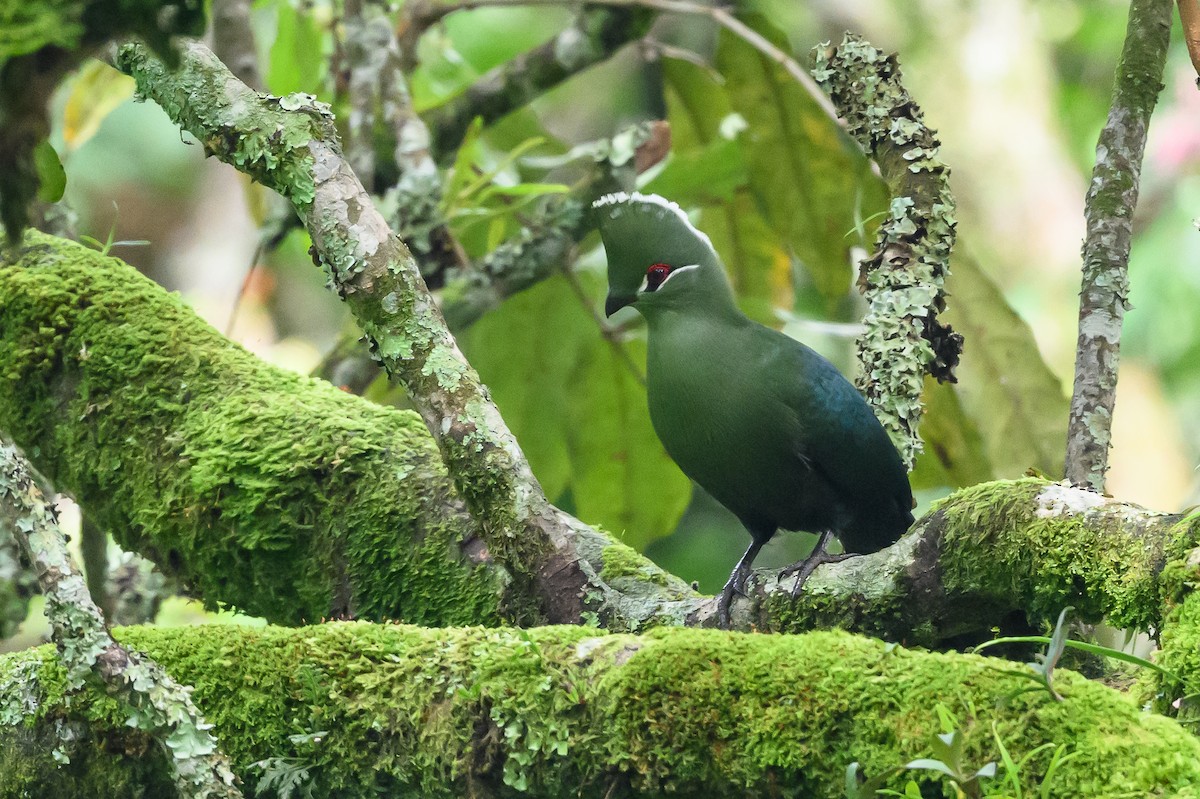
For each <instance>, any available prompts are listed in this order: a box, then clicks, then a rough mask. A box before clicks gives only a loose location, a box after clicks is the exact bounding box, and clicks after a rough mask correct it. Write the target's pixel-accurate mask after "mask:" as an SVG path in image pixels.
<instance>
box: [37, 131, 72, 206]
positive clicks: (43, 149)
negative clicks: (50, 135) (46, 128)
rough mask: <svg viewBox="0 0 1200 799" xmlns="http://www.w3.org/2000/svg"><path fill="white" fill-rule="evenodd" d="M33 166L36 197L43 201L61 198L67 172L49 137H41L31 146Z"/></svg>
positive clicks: (49, 201) (56, 200)
mask: <svg viewBox="0 0 1200 799" xmlns="http://www.w3.org/2000/svg"><path fill="white" fill-rule="evenodd" d="M33 166H34V168H35V169H36V170H37V176H38V199H39V200H41V201H42V202H44V203H56V202H58V201H59V200H61V199H62V196H63V190H64V189H66V187H67V173H66V171H65V170H63V165H62V162H61V161H59V160H58V153H56V152H55V151H54V145H52V144H51V143H50V140H49V139H42V141H41V142H39V143H38V146H37V147H34V148H33Z"/></svg>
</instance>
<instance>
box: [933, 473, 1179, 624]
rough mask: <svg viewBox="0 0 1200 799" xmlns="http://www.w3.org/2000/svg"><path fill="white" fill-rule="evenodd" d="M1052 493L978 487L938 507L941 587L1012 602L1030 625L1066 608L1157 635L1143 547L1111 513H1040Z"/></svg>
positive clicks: (1034, 483)
mask: <svg viewBox="0 0 1200 799" xmlns="http://www.w3.org/2000/svg"><path fill="white" fill-rule="evenodd" d="M1053 486H1054V484H1052V483H1049V482H1047V481H1045V480H1042V479H1039V478H1026V479H1022V480H1016V481H998V482H993V483H984V484H981V485H978V486H973V487H971V488H967V489H963V490H961V491H959V492H956V493H955V494H954V495H953V497H952V498H951V500H949V501H948V502H946V503H944V504H943V505H941V506H940V508H939V509H938V510H937V511H935V512H937V513H941V514H943V516H944V521H945V529H944V534H943V535H944V541H943V545H942V553H943V554H942V557H941V560H940V562H939V565H940V567H941V570H942V582H943V585H945V587H946V589H947V590H948V591H961V592H963V593H964V594H966V595H973V596H978V597H981V598H984V599H986V598H987V597H996V598H997V600H998V601H1003V603H1004V605H1005V606H1007V605H1011V604H1012V603H1013V601H1014V600H1013V598H1014V597H1018V599H1017V600H1016V604H1017V606H1019V607H1021V608H1023V609H1024V610H1025V611H1026V612H1027V614H1028V615H1029V617H1030V618H1031V619H1033V620H1036V619H1041V620H1044V621H1052V620H1053V619H1055V618H1056V617H1057V615H1058V613H1059V612H1060V611H1061V610H1062V609H1063V608H1064V607H1066V606H1067V605H1071V606H1073V607H1075V609H1076V610H1077V612H1078V613H1079V614H1080V615H1081V616H1082V617H1083V618H1085V619H1088V620H1092V621H1097V620H1099V619H1100V618H1101V617H1103V616H1107V617H1108V618H1109V619H1110V620H1111V621H1112V622H1113V623H1114V624H1117V625H1118V626H1124V627H1134V628H1138V629H1149V628H1151V627H1157V626H1158V622H1159V620H1160V607H1159V591H1158V582H1157V569H1158V568H1159V564H1158V562H1157V558H1155V557H1154V556H1153V553H1151V552H1149V550H1148V549H1147V540H1146V539H1143V538H1142V537H1139V536H1136V535H1131V534H1129V533H1128V532H1127V531H1125V530H1123V529H1122V525H1121V521H1120V519H1119V516H1118V515H1117V514H1108V515H1103V514H1083V515H1081V514H1070V515H1066V514H1061V513H1045V514H1041V515H1039V513H1038V507H1039V503H1038V497H1039V496H1042V495H1043V492H1045V491H1047V490H1048V489H1052V488H1053Z"/></svg>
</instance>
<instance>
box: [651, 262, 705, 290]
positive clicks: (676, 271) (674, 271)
mask: <svg viewBox="0 0 1200 799" xmlns="http://www.w3.org/2000/svg"><path fill="white" fill-rule="evenodd" d="M699 268H700V264H688V265H687V266H681V267H679V268H677V269H672V270H671V271H670V272H669V273H668V274H667V277H666V279H665V280H663V282H661V283H659V284H658V289H656V290H657V291H661V290H662V287H663V286H665V285H667V284H668V283H670V282H671V278H673V277H675V276H676V275H678V274H679V273H680V272H687V271H689V270H692V269H699Z"/></svg>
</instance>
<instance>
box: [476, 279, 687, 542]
mask: <svg viewBox="0 0 1200 799" xmlns="http://www.w3.org/2000/svg"><path fill="white" fill-rule="evenodd" d="M580 279H581V280H582V281H583V282H584V283H585V284H586V286H587V290H588V293H589V297H588V302H589V303H592V304H593V305H598V304H599V296H600V294H601V293H602V291H603V287H602V285H601V281H600V280H599V279H598V278H596V277H594V276H589V275H587V274H583V275H580ZM460 343H461V344H462V347H463V350H464V352H465V353H466V355H467V357H468V359H469V360H470V361H471V363H472V364H473V365H474V366H475V368H476V369H478V370H479V373H480V376H481V377H482V378H483V380H484V382H485V383H486V384H487V385H488V388H489V389H490V390H491V393H492V396H493V397H494V398H495V400H496V404H497V405H498V406H499V407H500V411H501V413H502V414H503V415H504V419H505V421H506V422H507V423H508V425H509V426H510V427H511V428H512V430H513V432H514V434H515V435H516V436H517V440H518V441H519V442H520V444H521V446H522V448H523V449H524V450H525V454H526V456H527V457H528V458H529V462H530V465H531V466H532V467H533V471H534V474H535V475H536V476H537V478H538V480H539V481H541V483H542V487H543V489H545V491H546V494H547V496H549V497H550V498H551V499H552V500H555V501H560V502H561V501H563V500H564V498H566V497H569V498H570V501H571V502H572V503H573V509H574V510H575V512H576V513H577V514H578V515H579V516H580V518H582V519H583V520H584V521H587V522H590V523H593V524H599V525H602V526H604V527H605V528H606V529H608V530H611V531H612V532H614V533H618V534H620V533H624V538H625V540H626V541H627V542H628V543H630V544H631V545H632V546H635V547H639V548H641V547H644V546H645V545H646V544H647V543H649V542H650V541H652V540H653V539H655V538H658V537H661V536H664V535H667V534H668V533H670V532H671V530H672V529H673V528H674V526H675V523H676V522H677V521H678V520H679V517H680V516H681V515H682V514H683V511H684V508H685V507H686V505H687V502H688V499H689V497H690V495H691V484H690V482H689V481H688V480H687V478H686V477H684V476H683V474H682V473H681V472H680V471H679V469H678V467H676V466H675V465H674V464H673V463H672V462H671V460H670V459H669V458H668V457H667V455H666V453H665V452H664V451H663V449H662V445H661V444H660V443H659V441H658V438H657V437H656V436H655V434H654V431H653V429H652V428H651V426H650V418H649V412H648V410H647V407H646V394H645V390H644V389H643V388H642V385H641V383H640V382H639V381H638V379H637V377H635V376H634V374H633V373H632V372H631V370H630V368H629V366H628V364H627V362H626V359H624V358H621V357H619V356H618V354H617V352H616V351H615V350H614V349H613V345H612V344H610V343H609V342H608V341H606V340H605V339H604V338H603V337H602V336H601V334H600V330H599V329H598V327H597V325H596V323H595V320H594V318H593V317H592V315H591V312H590V311H589V310H588V309H587V308H585V307H584V305H583V304H582V303H581V302H580V300H579V298H578V297H577V296H576V294H575V292H574V291H573V289H572V288H571V286H570V285H569V284H568V283H567V281H566V279H565V278H562V277H557V276H556V277H552V278H550V279H548V280H545V281H543V282H541V283H539V284H538V285H536V286H534V287H533V288H531V289H529V290H527V291H524V292H522V293H520V294H518V295H516V296H515V297H512V298H510V299H509V300H507V301H506V302H505V303H504V305H502V306H501V307H500V308H499V309H497V310H495V311H493V312H492V313H489V314H487V315H486V316H484V317H483V318H482V319H481V320H480V321H478V322H477V323H475V324H474V325H472V326H471V328H470V329H469V330H468V331H467V333H466V334H465V335H464V336H463V337H462V338H461V340H460ZM632 350H633V351H632V353H631V354H632V356H633V360H634V362H636V363H639V364H640V363H642V362H644V352H642V351H641V344H640V342H635V343H634V344H633V345H632Z"/></svg>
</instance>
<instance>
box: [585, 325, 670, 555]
mask: <svg viewBox="0 0 1200 799" xmlns="http://www.w3.org/2000/svg"><path fill="white" fill-rule="evenodd" d="M594 340H595V341H598V342H599V344H600V346H594V347H590V348H588V349H587V350H586V351H585V352H583V353H581V354H582V356H583V357H581V358H580V362H579V370H578V371H577V372H576V374H575V381H574V384H573V385H574V386H575V389H574V392H573V396H572V402H571V403H570V405H569V408H568V409H569V411H570V418H571V430H570V441H571V465H572V474H571V489H572V494H573V497H574V499H575V508H576V512H577V513H578V514H579V516H580V517H581V518H583V519H585V520H587V521H591V522H595V523H598V524H601V525H603V526H604V527H605V528H606V529H607V530H609V531H611V532H613V533H616V534H618V535H619V536H620V537H621V539H622V540H623V541H624V542H625V543H627V544H629V545H630V546H632V547H634V548H636V549H638V550H643V549H645V547H646V546H647V545H648V544H649V543H650V542H651V541H653V540H655V539H656V538H661V537H663V536H665V535H668V534H669V533H670V532H671V531H672V530H673V529H675V525H676V523H677V522H678V521H679V517H680V516H682V515H683V512H684V510H685V509H686V508H687V504H688V500H689V499H690V498H691V493H692V485H691V482H690V481H689V480H688V479H687V478H686V477H684V475H683V472H681V471H679V467H678V466H676V465H675V464H674V462H672V461H671V459H670V458H669V457H668V456H667V453H666V452H665V451H663V448H662V444H661V443H660V442H659V440H658V437H657V436H656V435H655V433H654V429H653V428H652V427H651V425H650V414H649V411H648V410H647V407H646V393H645V391H644V390H643V388H642V386H641V383H639V382H638V380H637V379H636V378H635V377H634V376H633V375H632V374H631V373H630V370H629V369H628V367H627V366H626V365H625V363H623V362H622V359H621V358H619V357H618V356H617V355H616V353H615V352H614V351H613V350H612V347H611V345H609V344H607V343H606V342H603V341H600V340H599V338H598V337H597V338H595V339H594ZM625 346H626V347H627V349H628V350H629V351H630V354H631V355H633V357H634V360H635V361H637V362H639V363H644V362H645V345H644V342H643V341H642V340H640V339H638V340H635V341H632V342H630V343H628V344H626V345H625Z"/></svg>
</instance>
